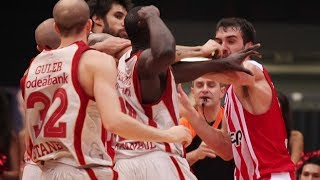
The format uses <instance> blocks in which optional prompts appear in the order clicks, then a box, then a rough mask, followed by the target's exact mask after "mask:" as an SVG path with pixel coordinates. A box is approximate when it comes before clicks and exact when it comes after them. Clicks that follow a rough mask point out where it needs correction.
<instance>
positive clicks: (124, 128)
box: [105, 112, 173, 143]
mask: <svg viewBox="0 0 320 180" xmlns="http://www.w3.org/2000/svg"><path fill="white" fill-rule="evenodd" d="M113 118H116V119H117V121H112V122H109V123H105V124H106V125H107V126H106V128H107V129H108V130H109V131H111V132H113V133H115V134H118V135H119V136H121V137H123V138H126V139H132V140H137V141H150V142H168V143H170V142H173V137H172V136H171V135H170V134H169V133H166V131H165V130H161V129H157V128H154V127H152V126H148V125H145V124H143V123H141V122H139V121H137V120H135V119H133V118H131V117H130V116H128V115H126V114H123V113H120V112H119V113H115V116H114V117H113Z"/></svg>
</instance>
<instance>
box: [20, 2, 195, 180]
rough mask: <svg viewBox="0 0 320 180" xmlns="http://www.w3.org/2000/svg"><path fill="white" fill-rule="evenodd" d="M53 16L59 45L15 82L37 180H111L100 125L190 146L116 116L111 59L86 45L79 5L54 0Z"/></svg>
mask: <svg viewBox="0 0 320 180" xmlns="http://www.w3.org/2000/svg"><path fill="white" fill-rule="evenodd" d="M53 17H54V21H55V29H56V30H57V32H58V34H59V35H60V37H61V44H60V46H59V47H58V48H57V49H54V50H48V51H47V50H44V51H42V52H41V53H40V54H39V55H38V56H36V57H35V58H34V59H33V61H32V62H31V64H30V66H29V68H28V71H27V72H26V74H25V76H24V77H23V78H22V79H21V89H22V94H23V97H24V101H25V105H26V129H27V131H28V135H29V138H30V141H28V142H27V147H28V148H29V149H28V151H29V152H31V154H30V155H31V158H32V160H33V161H34V162H36V163H37V164H38V166H39V167H41V169H42V175H41V176H42V179H112V178H114V177H115V176H116V175H115V174H114V173H113V170H112V166H113V161H112V158H111V157H110V156H109V155H108V154H107V153H106V152H105V147H104V144H103V141H102V139H101V137H102V134H101V133H102V127H103V126H104V127H105V128H106V129H107V130H108V131H110V132H113V133H117V134H119V135H120V136H122V137H124V138H130V139H136V140H140V141H151V142H168V143H182V142H186V144H188V143H189V142H190V139H191V137H190V134H189V131H188V130H187V129H186V128H184V127H181V126H174V127H172V128H170V129H165V130H160V129H156V128H153V127H150V126H146V125H144V124H142V123H139V122H137V121H136V120H134V119H132V118H130V117H129V116H127V115H125V114H123V113H121V112H120V104H119V100H118V95H117V91H116V88H115V85H116V68H115V61H114V60H113V58H112V57H111V56H109V55H107V54H104V53H100V52H98V51H95V50H91V49H89V47H88V46H87V45H86V43H87V37H88V35H89V33H90V30H91V25H92V22H91V20H90V19H89V8H88V6H87V4H86V3H85V1H83V0H60V1H58V2H57V3H56V5H55V6H54V9H53ZM89 99H95V100H96V102H97V106H98V109H99V112H100V113H101V117H102V122H101V121H100V120H95V119H90V118H89V116H87V114H86V108H87V104H88V101H89ZM102 124H103V126H102ZM25 178H26V179H30V178H28V177H25Z"/></svg>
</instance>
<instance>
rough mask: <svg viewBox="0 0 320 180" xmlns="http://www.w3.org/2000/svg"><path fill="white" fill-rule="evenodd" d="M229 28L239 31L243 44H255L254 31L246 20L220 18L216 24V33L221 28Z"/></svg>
mask: <svg viewBox="0 0 320 180" xmlns="http://www.w3.org/2000/svg"><path fill="white" fill-rule="evenodd" d="M229 27H231V28H235V29H237V28H238V29H239V30H240V31H241V33H242V38H243V43H244V44H246V43H248V42H253V43H255V41H256V30H255V29H254V27H253V25H252V23H251V22H249V21H248V20H246V19H244V18H239V17H230V18H222V19H221V20H220V21H219V22H218V23H217V26H216V32H217V31H218V30H219V28H223V29H224V30H225V29H227V28H229Z"/></svg>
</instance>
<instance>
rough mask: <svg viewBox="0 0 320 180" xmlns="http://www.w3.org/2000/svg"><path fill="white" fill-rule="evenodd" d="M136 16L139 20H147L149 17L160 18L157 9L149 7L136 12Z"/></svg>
mask: <svg viewBox="0 0 320 180" xmlns="http://www.w3.org/2000/svg"><path fill="white" fill-rule="evenodd" d="M138 15H139V17H140V19H144V20H145V19H148V18H149V17H151V16H158V17H160V11H159V9H158V8H157V7H155V6H153V5H150V6H144V7H142V8H141V9H140V10H139V11H138Z"/></svg>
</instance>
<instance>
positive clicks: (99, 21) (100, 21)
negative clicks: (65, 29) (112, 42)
mask: <svg viewBox="0 0 320 180" xmlns="http://www.w3.org/2000/svg"><path fill="white" fill-rule="evenodd" d="M91 19H92V21H93V24H94V25H98V26H102V27H103V26H104V22H103V19H102V18H100V17H98V16H96V15H94V16H92V18H91Z"/></svg>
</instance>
